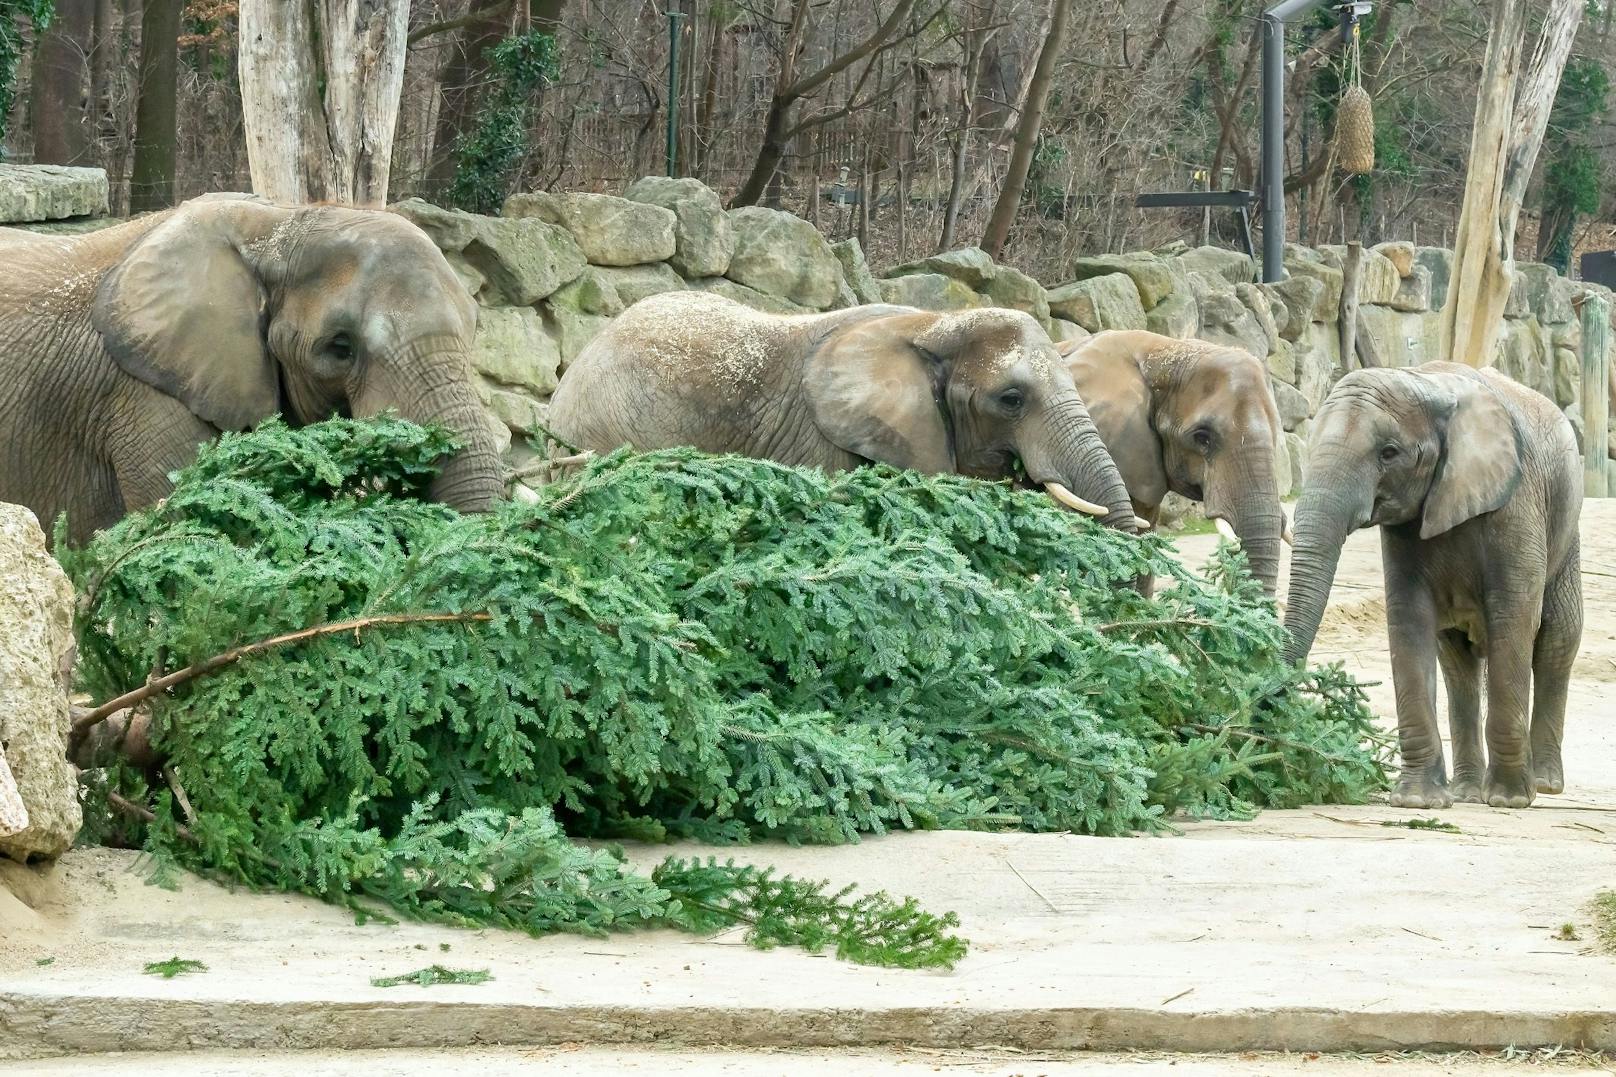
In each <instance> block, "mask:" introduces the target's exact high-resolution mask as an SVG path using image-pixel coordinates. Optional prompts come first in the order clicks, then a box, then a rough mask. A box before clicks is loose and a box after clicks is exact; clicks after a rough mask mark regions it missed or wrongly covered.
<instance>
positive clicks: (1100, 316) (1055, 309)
mask: <svg viewBox="0 0 1616 1077" xmlns="http://www.w3.org/2000/svg"><path fill="white" fill-rule="evenodd" d="M1049 312H1050V314H1051V315H1052V316H1053V317H1056V318H1064V319H1066V320H1067V321H1069V322H1076V323H1077V324H1078V325H1081V326H1082V327H1083V328H1084V329H1087V330H1088V331H1089V332H1091V333H1098V332H1099V331H1100V330H1102V329H1143V328H1145V326H1146V324H1147V323H1146V322H1145V308H1144V306H1143V305H1142V304H1141V303H1140V302H1139V289H1137V288H1135V287H1134V285H1133V279H1132V278H1131V277H1129V276H1127V275H1126V274H1123V273H1107V274H1106V275H1105V276H1103V277H1090V278H1089V279H1088V280H1079V281H1073V282H1071V283H1070V284H1063V285H1061V286H1060V287H1058V288H1051V289H1050V290H1049Z"/></svg>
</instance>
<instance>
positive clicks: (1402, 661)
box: [1285, 363, 1582, 808]
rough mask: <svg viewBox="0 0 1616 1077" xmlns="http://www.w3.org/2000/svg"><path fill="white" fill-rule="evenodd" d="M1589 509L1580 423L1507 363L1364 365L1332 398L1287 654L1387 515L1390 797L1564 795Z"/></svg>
mask: <svg viewBox="0 0 1616 1077" xmlns="http://www.w3.org/2000/svg"><path fill="white" fill-rule="evenodd" d="M1581 508H1582V464H1581V460H1580V458H1579V456H1578V454H1577V444H1576V439H1575V437H1574V435H1573V433H1572V430H1571V424H1570V423H1568V422H1567V421H1566V418H1565V416H1564V415H1562V414H1561V413H1560V411H1559V409H1558V408H1556V407H1555V406H1554V404H1553V402H1552V401H1549V400H1547V399H1545V398H1544V397H1543V396H1541V395H1539V394H1538V393H1535V392H1533V391H1532V390H1530V389H1527V388H1525V387H1523V386H1521V385H1518V384H1516V383H1515V382H1513V381H1511V380H1509V379H1508V378H1506V377H1504V376H1503V375H1501V374H1498V373H1497V372H1495V371H1492V370H1474V369H1472V368H1470V367H1466V366H1459V365H1456V364H1453V363H1427V364H1425V365H1424V366H1422V367H1418V368H1415V369H1412V370H1361V371H1355V372H1353V373H1351V374H1348V375H1347V376H1346V377H1344V378H1342V379H1341V381H1340V382H1338V383H1337V384H1336V387H1335V388H1334V389H1333V390H1332V391H1331V393H1330V395H1329V396H1328V397H1327V398H1326V399H1325V401H1324V403H1323V405H1322V406H1321V407H1320V409H1319V413H1318V415H1317V416H1315V418H1314V421H1313V436H1312V445H1311V460H1310V464H1309V469H1308V478H1307V482H1306V485H1305V486H1304V488H1303V491H1302V496H1301V499H1300V500H1299V501H1298V503H1297V508H1296V545H1295V551H1294V554H1293V556H1292V560H1291V586H1290V602H1289V606H1288V608H1287V610H1286V615H1285V627H1286V629H1287V630H1288V631H1289V633H1290V642H1289V645H1288V650H1287V656H1288V657H1289V658H1290V659H1292V660H1293V661H1299V660H1301V659H1302V658H1304V657H1306V655H1307V653H1308V651H1309V650H1310V649H1311V647H1312V644H1313V639H1314V636H1315V634H1316V633H1317V632H1318V627H1319V622H1320V619H1321V618H1322V616H1323V614H1324V606H1325V602H1326V600H1327V599H1328V597H1329V593H1330V584H1331V581H1332V580H1333V579H1334V577H1335V569H1336V564H1337V562H1338V560H1339V558H1340V554H1341V546H1342V543H1343V542H1344V541H1345V540H1346V537H1347V535H1348V533H1349V532H1351V531H1353V530H1355V529H1357V528H1360V527H1368V526H1373V525H1377V524H1378V525H1379V526H1380V540H1381V556H1382V560H1383V564H1384V570H1385V578H1386V631H1387V636H1388V639H1389V641H1390V645H1391V658H1392V679H1393V682H1394V684H1395V686H1396V690H1397V726H1398V733H1399V737H1400V740H1401V744H1402V756H1403V773H1402V777H1401V779H1400V780H1399V782H1398V784H1397V788H1396V791H1395V792H1393V794H1392V798H1391V799H1392V803H1393V804H1395V805H1397V806H1399V807H1412V808H1445V807H1447V806H1448V805H1450V804H1451V803H1453V801H1454V800H1455V799H1459V800H1470V801H1482V802H1484V803H1487V804H1490V805H1492V806H1493V807H1509V808H1522V807H1525V806H1526V805H1528V804H1530V803H1531V802H1532V799H1533V796H1534V794H1535V793H1558V792H1561V791H1562V790H1563V788H1564V786H1565V778H1564V771H1563V769H1562V765H1561V759H1560V738H1561V733H1562V730H1563V728H1564V725H1565V704H1566V689H1567V686H1568V684H1569V683H1570V679H1571V665H1572V662H1573V660H1574V659H1575V658H1576V653H1577V646H1578V643H1579V642H1580V640H1581V636H1582V570H1581V566H1580V563H1579V559H1578V542H1577V519H1578V516H1579V514H1580V512H1581ZM1483 663H1485V670H1486V672H1485V678H1486V692H1487V724H1486V742H1487V748H1486V756H1485V761H1484V759H1483V753H1482V727H1481V687H1482V669H1483ZM1438 666H1440V668H1441V670H1442V675H1443V679H1444V681H1445V682H1446V684H1447V690H1448V721H1449V729H1450V733H1451V736H1452V740H1453V781H1452V783H1451V785H1450V784H1449V782H1448V779H1447V775H1446V772H1445V770H1444V767H1443V760H1442V741H1441V737H1440V735H1439V733H1438V729H1437V719H1436V671H1437V668H1438Z"/></svg>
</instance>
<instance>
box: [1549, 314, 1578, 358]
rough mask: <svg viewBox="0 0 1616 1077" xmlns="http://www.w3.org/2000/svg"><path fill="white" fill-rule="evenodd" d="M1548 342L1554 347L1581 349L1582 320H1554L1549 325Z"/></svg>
mask: <svg viewBox="0 0 1616 1077" xmlns="http://www.w3.org/2000/svg"><path fill="white" fill-rule="evenodd" d="M1549 342H1550V343H1552V344H1553V345H1554V346H1555V347H1556V348H1570V349H1572V350H1573V351H1579V352H1580V351H1581V350H1582V322H1581V320H1578V321H1574V322H1555V323H1554V324H1553V325H1551V326H1549Z"/></svg>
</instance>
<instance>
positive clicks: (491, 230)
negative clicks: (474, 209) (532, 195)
mask: <svg viewBox="0 0 1616 1077" xmlns="http://www.w3.org/2000/svg"><path fill="white" fill-rule="evenodd" d="M390 208H391V209H392V211H393V212H394V213H397V214H399V215H401V216H403V217H406V218H408V219H409V220H410V221H412V222H414V223H415V225H416V226H417V227H418V228H420V229H421V230H422V231H423V232H425V233H426V234H427V235H428V236H430V237H431V239H432V241H433V242H434V243H436V244H437V245H438V248H439V249H440V250H442V251H444V252H445V253H446V254H450V255H454V256H456V257H458V258H460V259H463V260H464V261H465V263H467V264H468V265H469V266H470V267H471V268H472V269H474V270H476V271H477V273H478V274H479V275H480V276H481V277H482V279H483V281H484V283H483V285H482V287H481V288H480V289H479V290H478V293H477V301H478V302H480V303H482V304H483V305H484V306H511V307H530V306H532V305H533V304H535V303H537V302H538V301H539V300H541V299H544V298H545V297H547V296H549V295H551V294H553V293H554V292H555V291H556V290H557V289H559V288H560V287H561V286H562V285H565V284H570V283H571V282H572V281H575V280H577V279H578V277H579V276H580V275H582V273H583V271H584V267H585V266H586V265H587V264H588V263H587V261H586V260H585V259H584V254H583V251H582V250H581V249H580V248H579V247H578V243H577V241H576V240H574V239H573V238H572V234H571V233H569V232H568V231H566V230H565V229H563V228H560V227H558V226H556V225H553V224H550V223H549V222H547V221H542V220H539V219H538V218H536V217H523V218H512V217H484V216H480V215H478V214H475V213H466V212H464V211H462V210H458V209H444V208H443V207H441V206H434V205H432V204H431V203H429V202H423V201H421V200H420V199H419V198H411V199H407V200H405V201H403V202H399V203H397V204H396V205H393V206H391V207H390ZM450 261H451V262H453V261H454V259H453V258H451V259H450Z"/></svg>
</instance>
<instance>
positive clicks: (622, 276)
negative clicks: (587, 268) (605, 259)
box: [594, 262, 685, 314]
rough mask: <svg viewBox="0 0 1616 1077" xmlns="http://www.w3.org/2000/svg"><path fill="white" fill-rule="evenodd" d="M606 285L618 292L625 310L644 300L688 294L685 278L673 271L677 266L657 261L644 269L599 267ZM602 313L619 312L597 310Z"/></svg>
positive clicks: (641, 267)
mask: <svg viewBox="0 0 1616 1077" xmlns="http://www.w3.org/2000/svg"><path fill="white" fill-rule="evenodd" d="M594 273H595V275H596V276H598V277H599V278H600V279H601V281H602V282H604V283H605V284H606V285H607V286H609V287H610V288H611V289H612V290H613V291H614V292H616V293H617V298H618V299H619V300H620V301H621V302H622V305H623V307H624V308H627V307H632V306H633V305H634V304H636V303H638V302H639V301H640V300H642V299H648V298H650V297H651V296H653V295H661V294H662V293H663V292H682V291H684V287H685V282H684V278H683V277H681V276H679V274H677V273H675V272H674V271H673V267H672V266H670V265H668V264H667V263H666V262H655V263H652V264H650V265H643V266H623V267H621V268H616V269H613V268H606V267H599V268H596V269H595V270H594ZM595 313H598V314H615V313H617V312H616V311H605V310H603V311H596V312H595Z"/></svg>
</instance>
